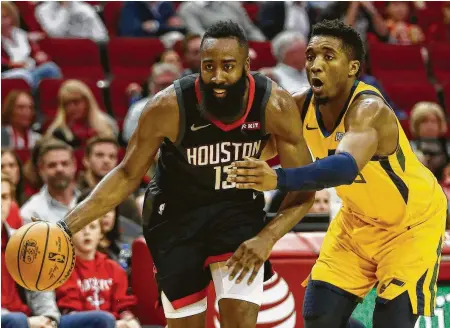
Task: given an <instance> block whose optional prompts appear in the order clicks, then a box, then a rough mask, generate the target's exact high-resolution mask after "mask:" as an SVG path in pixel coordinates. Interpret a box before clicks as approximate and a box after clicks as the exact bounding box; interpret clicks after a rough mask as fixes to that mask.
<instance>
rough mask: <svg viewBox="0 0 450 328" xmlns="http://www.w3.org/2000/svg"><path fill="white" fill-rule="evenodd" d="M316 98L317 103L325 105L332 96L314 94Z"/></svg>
mask: <svg viewBox="0 0 450 328" xmlns="http://www.w3.org/2000/svg"><path fill="white" fill-rule="evenodd" d="M314 99H315V101H316V103H317V105H319V106H320V105H325V104H326V103H328V102H329V101H330V98H328V97H316V96H314Z"/></svg>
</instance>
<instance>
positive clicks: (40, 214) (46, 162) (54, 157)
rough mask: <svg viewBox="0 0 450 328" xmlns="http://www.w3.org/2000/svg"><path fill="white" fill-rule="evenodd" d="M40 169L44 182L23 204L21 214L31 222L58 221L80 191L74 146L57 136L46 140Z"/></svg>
mask: <svg viewBox="0 0 450 328" xmlns="http://www.w3.org/2000/svg"><path fill="white" fill-rule="evenodd" d="M38 168H39V175H40V176H41V177H42V180H43V181H44V183H45V184H44V186H43V187H42V188H41V190H40V191H39V193H37V194H36V195H33V196H32V197H31V198H30V199H29V200H28V201H27V202H26V203H25V204H24V205H23V206H22V208H21V209H20V216H21V217H22V218H23V221H24V223H29V222H31V217H36V218H38V219H44V220H46V221H49V222H53V223H56V222H57V221H59V220H62V219H63V218H64V217H65V215H66V214H67V212H68V211H69V210H70V209H72V208H73V207H74V206H75V204H76V202H77V198H78V196H79V194H80V193H79V191H78V189H77V188H76V185H75V173H76V162H75V158H74V155H73V149H72V147H70V146H69V145H68V144H66V143H64V142H63V141H61V140H58V139H53V138H52V139H48V140H45V142H43V143H42V145H41V146H40V148H39V155H38Z"/></svg>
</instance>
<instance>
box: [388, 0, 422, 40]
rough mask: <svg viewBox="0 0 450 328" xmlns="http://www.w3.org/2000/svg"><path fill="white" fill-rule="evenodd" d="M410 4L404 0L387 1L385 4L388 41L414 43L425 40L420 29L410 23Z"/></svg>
mask: <svg viewBox="0 0 450 328" xmlns="http://www.w3.org/2000/svg"><path fill="white" fill-rule="evenodd" d="M410 9H411V8H410V6H409V3H408V2H406V1H388V2H387V4H386V16H387V19H386V24H387V28H388V30H389V42H390V43H396V44H416V43H421V42H423V41H424V40H425V37H424V35H423V32H422V29H421V28H420V27H419V26H418V25H416V24H411V23H410V22H409V20H410Z"/></svg>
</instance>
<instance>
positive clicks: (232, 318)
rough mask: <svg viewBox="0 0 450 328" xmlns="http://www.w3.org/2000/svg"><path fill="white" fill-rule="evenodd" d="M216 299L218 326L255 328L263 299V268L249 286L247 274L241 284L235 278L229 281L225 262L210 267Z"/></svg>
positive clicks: (225, 327)
mask: <svg viewBox="0 0 450 328" xmlns="http://www.w3.org/2000/svg"><path fill="white" fill-rule="evenodd" d="M210 268H211V275H212V278H213V281H214V287H215V291H216V299H217V301H218V302H219V313H220V326H221V327H222V328H253V327H255V326H256V320H257V318H258V311H259V307H260V305H261V302H262V297H263V282H264V266H262V267H261V269H260V270H259V272H258V274H257V275H256V278H255V280H254V281H253V282H252V284H251V285H248V284H247V280H248V278H249V277H250V275H251V272H249V273H248V274H247V275H246V277H245V278H244V279H243V280H242V281H241V283H239V284H238V283H236V279H237V278H238V277H237V276H236V277H235V278H234V279H233V280H229V273H230V272H229V270H228V269H227V268H226V267H225V262H218V263H214V264H211V265H210Z"/></svg>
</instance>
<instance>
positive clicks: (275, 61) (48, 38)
mask: <svg viewBox="0 0 450 328" xmlns="http://www.w3.org/2000/svg"><path fill="white" fill-rule="evenodd" d="M1 6H2V21H1V22H2V28H1V37H2V42H1V46H2V73H1V77H2V82H1V83H2V119H1V143H2V151H1V171H2V188H1V191H2V277H1V279H2V312H1V314H2V316H1V317H2V326H4V327H32V328H33V327H52V322H53V321H55V322H59V323H60V327H62V328H64V327H79V326H84V327H115V325H116V324H117V327H119V328H120V327H124V328H125V327H139V326H140V324H139V321H138V319H137V318H135V317H134V315H133V313H132V311H131V310H132V308H133V306H134V305H135V304H136V299H135V298H134V297H133V295H132V291H130V288H129V284H128V274H129V270H130V256H131V253H130V245H131V243H132V242H133V240H134V239H135V238H136V237H137V236H140V235H141V227H140V222H141V215H142V204H143V199H144V191H145V186H146V184H147V183H148V182H149V180H150V179H151V176H152V172H153V168H152V169H151V170H150V171H149V172H148V174H147V175H146V176H145V177H144V178H143V179H142V184H141V186H140V187H139V188H138V190H136V192H135V193H134V194H132V195H130V197H129V198H128V199H127V200H126V201H124V202H123V203H122V204H120V205H119V206H118V207H117V208H116V209H114V210H112V211H111V212H109V213H107V214H106V215H105V216H104V217H102V218H99V220H97V221H94V222H93V223H92V224H90V225H88V226H87V227H85V228H84V229H83V230H82V231H81V232H79V233H78V234H76V235H75V236H74V245H75V248H76V254H77V262H76V263H77V264H76V266H77V267H76V269H75V274H72V276H71V278H70V279H69V281H68V282H67V283H66V284H65V285H63V286H62V287H61V288H59V289H58V290H56V293H51V292H49V293H46V292H42V293H37V292H29V291H26V290H24V289H23V288H21V287H19V286H18V285H16V284H15V282H14V281H13V280H12V278H11V277H10V276H9V274H8V272H7V270H6V267H5V263H4V256H3V255H4V251H5V247H6V242H7V240H8V236H10V235H11V233H12V232H13V231H14V229H17V228H19V227H20V226H21V225H22V224H24V223H28V222H31V218H32V217H38V218H43V219H45V220H48V221H51V222H56V221H58V220H60V219H62V218H63V217H64V216H65V214H66V213H67V212H68V211H69V210H70V209H71V208H73V207H74V206H75V205H76V204H77V203H78V202H80V201H81V200H82V199H84V198H85V197H86V196H87V195H88V194H89V192H90V191H91V190H92V188H93V187H95V185H96V184H97V183H98V182H99V181H100V180H101V179H102V178H103V177H104V176H105V175H106V174H108V173H109V172H110V171H111V170H112V169H113V168H114V167H115V166H116V165H117V164H118V162H119V161H120V160H121V158H122V157H123V154H124V148H125V147H126V144H127V143H128V141H129V140H130V138H131V135H132V134H133V132H134V130H135V129H136V126H137V122H138V119H139V116H140V114H141V113H142V111H143V109H144V107H145V104H146V103H147V102H148V101H149V100H150V99H151V97H152V96H153V95H154V94H156V93H157V92H159V91H160V90H162V89H164V88H166V87H167V86H169V85H171V84H172V82H173V81H174V80H176V79H178V78H180V77H182V76H185V75H188V74H192V73H198V72H199V70H200V41H201V37H202V35H203V33H204V31H205V30H206V29H207V28H208V26H210V25H211V24H213V23H215V22H217V21H219V20H228V19H231V20H233V21H236V22H238V23H239V24H240V25H241V26H242V27H243V29H244V30H245V32H246V34H247V36H248V38H249V40H251V43H250V58H251V60H252V62H254V63H259V64H258V66H259V67H258V68H257V69H258V70H259V71H260V72H261V73H263V74H265V75H267V76H269V77H270V78H272V79H273V80H274V81H276V82H277V83H279V84H280V85H281V86H282V87H283V88H285V89H286V90H288V91H289V92H296V91H299V90H303V89H304V88H306V87H308V81H307V77H306V72H305V55H304V52H305V49H306V46H307V42H308V36H309V34H310V32H311V28H312V25H313V24H314V23H315V22H318V21H320V20H322V19H335V18H338V19H342V20H343V21H344V22H346V23H347V24H350V25H352V26H353V27H354V28H355V29H357V30H358V32H359V33H360V34H361V36H362V37H363V39H364V40H366V42H367V46H368V49H369V51H368V56H369V57H368V58H367V59H368V60H367V64H366V65H364V69H363V71H362V74H361V76H360V80H362V81H364V82H366V83H369V84H372V85H374V86H376V87H377V88H379V89H380V91H381V92H382V93H383V95H384V96H385V98H386V100H387V102H388V103H389V104H390V105H391V107H392V108H393V110H394V111H395V113H396V114H397V116H398V118H399V120H400V121H401V123H402V126H403V127H404V128H405V130H406V133H407V135H408V136H409V137H410V139H411V146H412V147H413V150H414V151H415V153H416V154H417V156H418V157H419V159H420V160H421V161H422V163H424V165H426V166H427V167H428V168H429V169H430V170H431V171H432V172H433V173H434V174H435V176H436V177H437V179H438V180H439V182H440V183H441V185H442V187H443V189H444V191H445V192H446V194H447V197H449V198H450V141H449V138H448V136H449V135H450V134H449V131H448V127H449V124H448V123H447V119H448V114H449V112H450V111H449V109H450V92H446V90H450V68H449V67H448V64H447V71H445V69H444V70H443V71H439V72H438V71H437V70H436V69H435V67H437V66H436V64H435V62H433V58H434V57H432V54H433V53H432V51H431V50H430V49H434V48H433V47H436V45H437V47H439V49H444V48H445V47H446V48H445V49H450V48H449V45H450V2H433V3H427V2H421V1H417V2H376V3H375V2H370V1H369V2H359V1H348V2H347V1H346V2H322V1H312V2H301V1H289V2H223V1H219V2H209V1H195V2H194V1H191V2H169V1H162V2H158V1H148V2H145V1H144V2H134V1H127V2H123V3H121V2H117V3H113V2H100V1H87V2H81V1H74V2H64V1H55V2H50V1H48V2H46V1H42V2H41V1H33V2H2V4H1ZM128 38H129V39H130V40H131V39H132V40H135V39H138V38H139V39H152V40H153V39H158V42H159V43H158V44H160V45H162V47H161V51H160V52H159V53H158V54H157V56H156V57H155V58H154V60H153V61H151V62H150V64H149V66H148V67H145V68H143V69H142V70H140V71H141V72H140V75H141V76H147V78H146V79H142V78H138V77H133V78H127V79H121V78H120V77H118V76H115V74H114V73H113V71H112V70H111V67H110V59H111V56H112V54H110V53H108V49H109V48H108V46H109V44H110V43H112V42H114V41H115V40H117V39H128ZM60 39H68V40H74V41H73V42H76V40H80V39H83V40H86V39H87V40H91V41H90V42H92V43H93V44H94V45H95V49H96V51H97V50H99V53H100V55H99V62H100V63H101V64H100V67H101V69H100V71H101V75H102V76H101V77H99V78H95V79H92V78H86V76H85V75H83V74H82V72H81V71H77V70H75V71H71V72H70V73H68V72H69V70H67V69H66V67H65V65H66V64H67V63H65V62H64V60H63V59H64V58H63V59H61V56H60V53H59V51H60V50H61V51H63V50H64V49H58V48H56V50H55V46H54V45H55V44H57V43H56V42H58V40H60ZM49 45H53V48H52V47H51V46H49ZM371 45H373V47H371ZM379 45H381V46H383V45H392V46H397V47H398V48H397V49H400V48H402V49H413V50H414V49H416V48H414V47H418V48H417V49H419V50H418V51H420V60H423V61H422V64H423V67H422V68H421V69H422V70H423V72H425V73H424V74H425V75H424V78H423V81H422V82H421V83H423V85H425V86H426V87H427V88H431V90H432V92H431V96H429V95H427V96H425V95H424V96H423V97H422V96H421V94H420V92H419V94H416V95H414V96H415V98H414V99H417V101H416V103H415V104H412V105H411V106H407V105H405V104H404V103H403V102H402V99H401V98H400V97H399V95H398V94H397V93H396V92H392V90H395V88H394V87H393V86H392V83H391V82H392V81H389V80H390V78H388V79H386V78H385V77H383V76H382V75H381V74H377V70H376V69H375V68H374V63H377V62H379V61H381V59H382V58H381V57H376V56H375V55H374V52H373V51H371V50H373V49H375V47H377V46H379ZM261 49H262V50H261ZM125 50H126V51H128V53H127V58H126V61H129V62H133V55H136V53H137V52H140V49H137V48H136V49H135V48H130V49H125ZM429 50H430V51H429ZM80 51H81V50H80ZM267 52H268V53H267ZM447 53H448V52H447ZM80 54H81V52H80ZM448 54H449V53H448ZM75 55H76V54H75ZM84 55H86V54H84ZM87 55H88V56H89V55H90V54H87ZM92 56H94V54H92ZM108 56H109V57H108ZM370 56H372V57H370ZM412 56H413V53H411V57H412ZM448 56H449V57H447V61H448V58H450V54H449V55H448ZM267 58H268V59H267ZM408 59H409V58H402V59H401V60H404V61H408ZM392 60H394V58H392ZM149 61H150V59H149ZM436 62H437V61H436ZM395 65H397V66H398V63H396V64H395ZM399 66H401V65H399ZM444 66H445V65H444ZM444 68H445V67H444ZM392 72H394V71H392ZM91 73H92V72H91ZM77 74H79V76H78V75H77ZM394 75H396V73H391V77H399V76H400V75H399V76H394ZM400 78H401V77H400ZM413 80H414V81H411V80H408V79H406V78H404V79H403V80H399V81H398V83H400V84H406V85H408V83H415V84H414V85H417V81H416V80H415V78H413ZM117 85H119V86H120V88H119V87H117V88H116V86H117ZM44 86H46V87H48V86H53V93H50V92H47V90H49V89H44ZM425 89H426V88H423V90H425ZM419 90H422V88H421V87H419ZM116 99H121V101H122V103H121V106H123V107H124V109H123V110H122V111H121V112H120V114H119V111H117V110H116V108H117V107H116V106H118V103H117V101H116ZM272 164H273V165H276V164H277V162H276V161H275V162H273V163H272ZM266 196H267V197H266V198H267V200H268V202H270V201H271V200H272V196H273V194H272V193H268V194H267V195H266ZM339 206H340V200H339V198H338V197H337V195H336V192H335V190H334V189H330V190H323V191H321V192H318V193H317V195H316V201H315V204H314V206H313V207H312V209H311V213H326V214H327V215H329V216H330V217H332V216H333V214H334V213H336V211H337V209H338V208H339ZM111 299H116V300H118V301H117V302H109V300H111ZM74 300H77V301H74ZM80 300H81V301H80ZM8 324H9V325H10V326H8Z"/></svg>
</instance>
